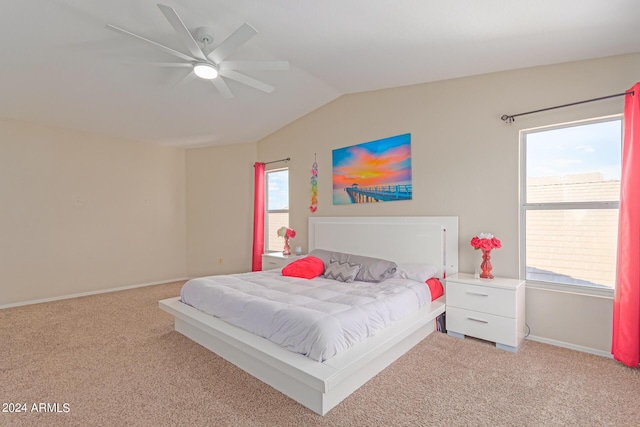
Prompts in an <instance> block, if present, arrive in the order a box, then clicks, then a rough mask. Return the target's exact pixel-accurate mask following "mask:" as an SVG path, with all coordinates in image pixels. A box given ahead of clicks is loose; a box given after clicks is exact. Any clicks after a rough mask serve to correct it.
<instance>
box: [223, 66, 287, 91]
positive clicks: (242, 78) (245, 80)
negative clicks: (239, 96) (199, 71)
mask: <svg viewBox="0 0 640 427" xmlns="http://www.w3.org/2000/svg"><path fill="white" fill-rule="evenodd" d="M220 75H221V76H223V77H226V78H228V79H231V80H235V81H237V82H238V83H242V84H245V85H247V86H250V87H252V88H254V89H258V90H261V91H263V92H266V93H271V92H273V91H274V89H275V88H274V87H273V86H271V85H268V84H266V83H263V82H261V81H259V80H256V79H254V78H253V77H249V76H246V75H244V74H240V73H238V72H237V71H233V70H220Z"/></svg>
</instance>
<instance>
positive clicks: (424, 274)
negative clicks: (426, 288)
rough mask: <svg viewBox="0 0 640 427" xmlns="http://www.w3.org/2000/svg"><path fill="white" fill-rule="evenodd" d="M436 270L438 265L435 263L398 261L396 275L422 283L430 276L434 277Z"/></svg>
mask: <svg viewBox="0 0 640 427" xmlns="http://www.w3.org/2000/svg"><path fill="white" fill-rule="evenodd" d="M437 272H438V267H436V266H435V265H428V264H403V263H398V271H397V272H396V276H397V277H401V278H403V279H411V280H415V281H416V282H421V283H424V282H426V281H427V280H429V279H431V278H432V277H435V275H436V273H437Z"/></svg>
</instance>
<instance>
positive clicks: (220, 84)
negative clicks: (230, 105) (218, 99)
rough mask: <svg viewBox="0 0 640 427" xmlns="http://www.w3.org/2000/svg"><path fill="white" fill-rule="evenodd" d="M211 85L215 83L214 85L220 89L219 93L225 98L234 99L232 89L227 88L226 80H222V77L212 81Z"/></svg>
mask: <svg viewBox="0 0 640 427" xmlns="http://www.w3.org/2000/svg"><path fill="white" fill-rule="evenodd" d="M211 83H213V85H214V86H215V87H216V88H217V89H218V92H220V95H222V96H223V97H224V98H226V99H231V98H233V97H234V96H233V93H231V89H229V86H227V84H226V83H225V82H224V80H222V79H221V78H220V77H218V78H217V79H213V80H211Z"/></svg>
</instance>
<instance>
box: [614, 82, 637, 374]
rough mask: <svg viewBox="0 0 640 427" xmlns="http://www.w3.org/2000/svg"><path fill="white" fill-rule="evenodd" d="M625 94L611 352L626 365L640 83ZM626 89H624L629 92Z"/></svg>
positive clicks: (630, 350)
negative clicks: (631, 92)
mask: <svg viewBox="0 0 640 427" xmlns="http://www.w3.org/2000/svg"><path fill="white" fill-rule="evenodd" d="M629 91H633V92H634V94H633V95H631V94H629V95H625V104H624V119H623V123H624V128H623V141H622V179H621V182H620V217H619V222H618V265H617V272H616V273H617V275H616V277H617V278H616V290H615V294H614V300H613V339H612V343H611V353H612V354H613V357H614V358H615V359H616V360H619V361H620V362H622V363H624V364H625V365H627V366H632V367H637V366H638V364H639V363H640V195H639V194H638V189H640V83H636V84H635V85H634V86H633V87H632V88H631V89H630V90H629ZM629 91H627V92H629Z"/></svg>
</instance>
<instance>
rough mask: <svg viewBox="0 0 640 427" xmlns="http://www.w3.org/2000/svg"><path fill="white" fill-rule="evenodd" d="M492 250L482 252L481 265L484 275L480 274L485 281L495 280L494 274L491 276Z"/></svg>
mask: <svg viewBox="0 0 640 427" xmlns="http://www.w3.org/2000/svg"><path fill="white" fill-rule="evenodd" d="M492 268H493V267H492V266H491V249H489V250H487V251H486V250H484V249H483V250H482V264H480V269H482V273H480V277H481V278H483V279H493V274H491V269H492Z"/></svg>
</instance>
